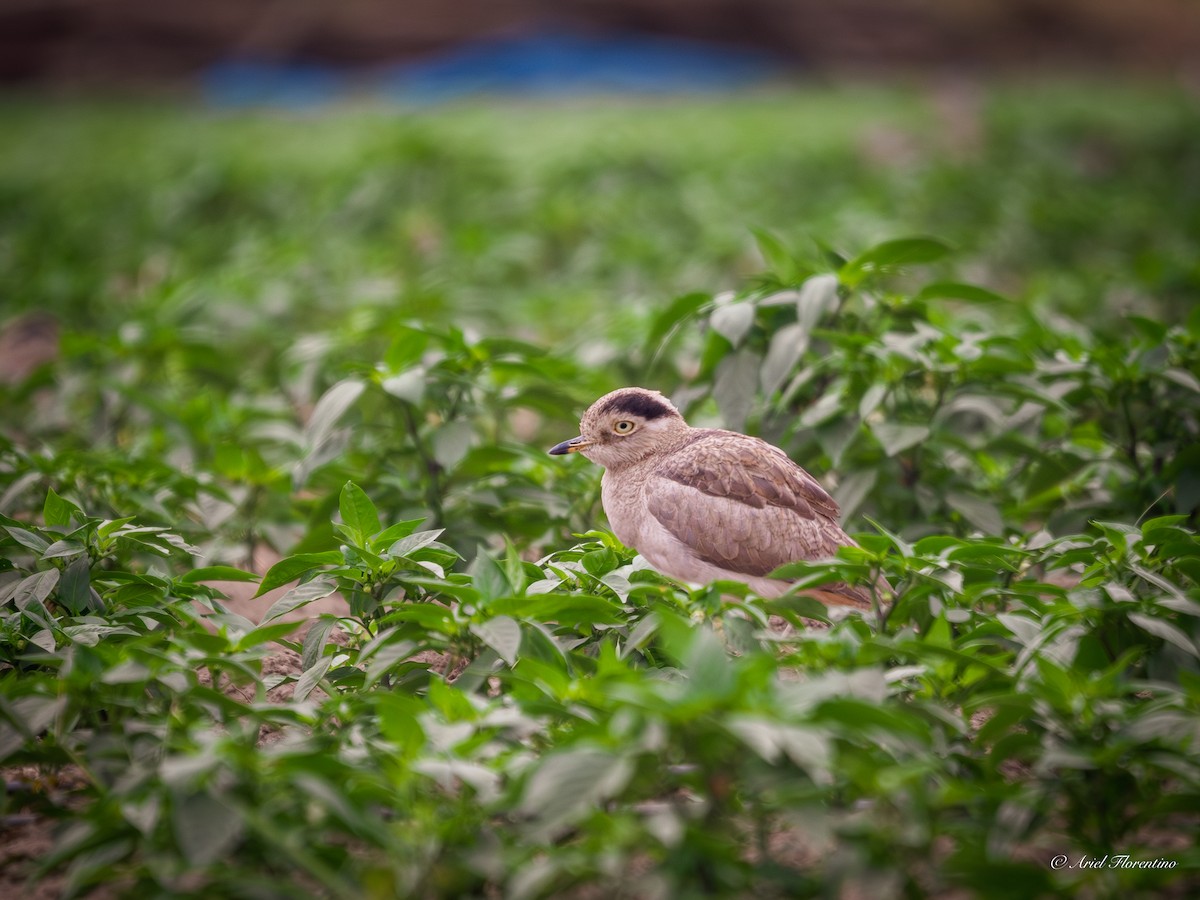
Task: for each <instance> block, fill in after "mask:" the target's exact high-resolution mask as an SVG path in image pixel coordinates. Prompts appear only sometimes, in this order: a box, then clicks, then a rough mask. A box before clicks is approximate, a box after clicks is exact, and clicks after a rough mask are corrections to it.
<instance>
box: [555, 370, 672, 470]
mask: <svg viewBox="0 0 1200 900" xmlns="http://www.w3.org/2000/svg"><path fill="white" fill-rule="evenodd" d="M687 431H688V425H687V423H686V422H685V421H683V416H681V415H680V414H679V410H677V409H676V408H675V406H674V404H673V403H671V401H670V400H668V399H667V398H666V397H664V396H663V395H662V394H660V393H659V392H658V391H648V390H646V389H645V388H639V387H628V388H621V389H620V390H619V391H613V392H612V393H611V394H605V395H604V396H603V397H601V398H600V399H599V400H597V401H596V402H595V403H593V404H592V405H591V406H590V407H589V408H588V411H587V412H585V413H584V414H583V419H582V420H581V421H580V423H579V437H574V438H571V439H570V440H569V441H563V442H562V443H561V444H556V445H555V446H553V447H551V448H550V452H551V453H552V454H554V455H556V456H558V455H561V454H564V453H576V452H578V453H582V454H583V455H584V456H586V457H587V458H588V459H590V460H591V461H592V462H594V463H597V464H598V465H601V466H604V468H606V469H614V468H620V467H621V466H627V465H630V464H631V463H635V462H638V461H640V460H643V459H645V458H646V457H647V456H650V455H652V454H654V453H658V452H661V451H663V450H666V449H668V448H669V447H671V446H672V445H673V444H675V443H676V442H677V441H678V440H679V438H680V436H681V435H684V434H686V433H687Z"/></svg>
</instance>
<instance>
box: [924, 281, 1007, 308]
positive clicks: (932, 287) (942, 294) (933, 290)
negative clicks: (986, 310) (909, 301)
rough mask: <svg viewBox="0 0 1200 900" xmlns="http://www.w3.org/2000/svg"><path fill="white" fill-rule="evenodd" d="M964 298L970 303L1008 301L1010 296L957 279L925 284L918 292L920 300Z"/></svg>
mask: <svg viewBox="0 0 1200 900" xmlns="http://www.w3.org/2000/svg"><path fill="white" fill-rule="evenodd" d="M937 298H945V299H947V300H963V301H966V302H968V303H1008V302H1009V301H1008V298H1007V297H1004V296H1002V295H1000V294H997V293H996V292H995V291H989V290H988V289H987V288H983V287H979V286H977V285H974V284H960V283H959V282H956V281H935V282H933V283H931V284H927V285H925V287H923V288H921V290H920V291H918V292H917V299H918V300H933V299H937Z"/></svg>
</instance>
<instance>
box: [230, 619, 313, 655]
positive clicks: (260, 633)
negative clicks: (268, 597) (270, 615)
mask: <svg viewBox="0 0 1200 900" xmlns="http://www.w3.org/2000/svg"><path fill="white" fill-rule="evenodd" d="M301 624H302V623H300V622H264V623H263V624H262V625H259V626H258V627H257V628H255V629H253V630H252V631H247V632H246V633H245V634H243V635H242V636H241V637H240V638H239V639H238V641H237V643H236V644H234V646H233V650H234V652H235V653H236V652H238V651H241V650H248V649H249V648H251V647H257V646H259V645H260V644H269V643H270V642H271V641H277V640H279V639H280V638H281V637H284V636H285V635H288V634H291V633H292V632H293V631H295V630H296V629H297V628H299V627H300V625H301Z"/></svg>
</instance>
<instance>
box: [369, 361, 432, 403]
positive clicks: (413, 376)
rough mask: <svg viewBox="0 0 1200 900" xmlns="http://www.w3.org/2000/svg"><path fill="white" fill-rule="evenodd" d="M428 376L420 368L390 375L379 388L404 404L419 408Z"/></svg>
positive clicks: (422, 368) (423, 397)
mask: <svg viewBox="0 0 1200 900" xmlns="http://www.w3.org/2000/svg"><path fill="white" fill-rule="evenodd" d="M427 380H428V375H426V373H425V369H424V367H422V366H418V367H416V368H414V369H409V370H407V371H405V372H400V373H398V374H396V375H391V376H389V377H387V378H385V379H384V380H383V382H382V383H381V385H380V386H381V387H382V388H383V389H384V391H386V392H387V393H389V394H391V395H392V396H393V397H395V398H396V399H398V400H403V401H404V402H405V403H411V404H412V405H413V406H420V405H421V403H422V402H423V401H424V399H425V382H426V381H427Z"/></svg>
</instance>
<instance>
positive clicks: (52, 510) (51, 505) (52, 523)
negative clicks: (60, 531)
mask: <svg viewBox="0 0 1200 900" xmlns="http://www.w3.org/2000/svg"><path fill="white" fill-rule="evenodd" d="M73 514H74V515H78V516H79V517H80V518H83V512H82V511H81V510H80V509H79V507H78V506H76V505H75V504H74V503H72V502H70V501H69V500H64V499H63V498H62V497H60V496H58V494H57V493H55V491H54V488H50V489H49V490H47V491H46V502H45V503H44V504H43V506H42V518H43V520H44V521H45V523H46V526H47V527H59V528H65V527H66V526H68V525H70V524H71V516H72V515H73Z"/></svg>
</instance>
